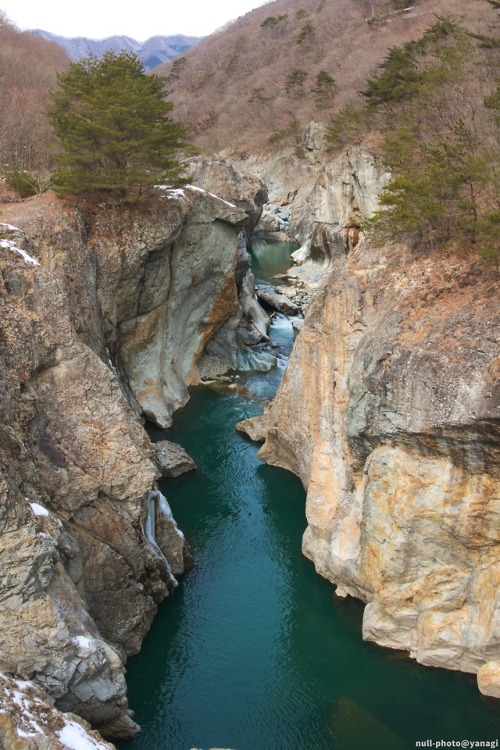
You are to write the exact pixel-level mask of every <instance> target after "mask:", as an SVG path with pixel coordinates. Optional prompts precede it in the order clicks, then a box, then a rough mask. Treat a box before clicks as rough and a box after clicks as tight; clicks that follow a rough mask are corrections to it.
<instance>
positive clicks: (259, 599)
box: [119, 319, 500, 750]
mask: <svg viewBox="0 0 500 750" xmlns="http://www.w3.org/2000/svg"><path fill="white" fill-rule="evenodd" d="M274 336H277V337H281V340H282V343H284V344H285V342H286V340H287V336H288V340H289V337H290V334H289V333H288V334H287V333H286V324H285V322H284V321H283V319H278V320H277V323H276V326H275V332H274ZM285 348H286V347H285ZM278 377H279V373H276V372H275V373H274V374H273V375H272V377H271V380H269V376H262V375H258V376H257V375H250V376H248V377H247V379H246V384H247V386H248V388H249V390H250V392H251V394H253V396H252V398H244V397H242V396H239V395H237V394H235V393H230V392H229V393H217V392H215V391H211V390H209V389H207V388H197V389H194V390H193V391H192V395H191V401H190V403H189V404H188V406H187V407H186V408H185V409H184V410H183V411H182V412H181V413H180V414H179V415H178V417H177V418H176V424H175V427H174V429H173V430H169V431H168V433H166V434H165V433H162V432H160V431H159V430H158V431H156V433H155V435H154V437H155V438H159V437H165V436H166V437H168V438H169V439H171V440H175V441H177V442H180V443H182V444H183V445H184V446H185V447H186V449H187V450H188V451H189V453H191V455H192V456H193V457H194V459H195V460H196V462H197V464H198V467H199V471H198V473H196V474H192V475H188V476H186V477H184V478H181V479H179V480H175V481H170V482H165V483H164V484H163V486H162V491H163V493H164V494H165V495H166V496H167V498H168V500H169V502H170V504H171V507H172V510H173V512H174V515H175V517H176V519H177V521H178V523H179V525H180V527H181V528H182V529H183V530H184V532H185V534H186V536H187V538H188V540H189V542H190V543H191V545H192V548H193V551H194V556H195V559H196V568H195V569H194V570H193V571H192V572H191V573H189V574H188V575H187V576H186V577H185V578H184V580H183V581H182V582H181V584H180V586H179V588H178V589H177V590H176V591H175V593H174V595H173V596H172V597H171V598H170V599H169V600H167V601H166V602H165V603H164V604H163V605H162V606H161V607H160V610H159V613H158V616H157V618H156V620H155V622H154V623H153V626H152V628H151V631H150V632H149V634H148V636H147V637H146V639H145V641H144V645H143V648H142V651H141V653H140V654H139V655H138V656H136V657H134V658H132V659H130V661H129V664H128V677H127V681H128V686H129V702H130V706H131V708H132V709H134V710H135V712H136V720H137V721H138V722H139V723H140V724H141V726H142V728H143V729H142V732H141V733H140V734H139V735H138V736H137V737H136V738H135V739H133V740H131V741H129V742H123V743H120V745H119V747H120V749H123V750H189V748H193V747H196V748H204V749H205V750H207V748H212V747H220V748H234V749H235V750H410V749H411V750H413V748H415V742H416V741H424V740H427V739H434V740H448V741H452V740H484V741H491V740H496V739H497V738H498V737H499V735H500V713H499V711H498V704H497V703H496V702H495V701H494V700H492V699H486V698H484V697H482V696H481V695H480V694H479V692H478V691H477V688H476V686H475V679H474V677H473V676H470V675H464V674H460V673H453V672H446V671H443V670H434V669H428V668H425V667H422V666H420V665H417V664H416V663H415V662H412V661H410V660H409V659H407V658H406V657H405V656H404V655H402V654H400V653H398V652H395V651H388V650H383V649H380V648H378V647H377V646H374V645H373V644H367V643H364V642H363V641H362V639H361V617H362V605H361V604H360V603H359V602H356V601H354V600H351V599H347V600H340V599H336V598H335V597H334V595H333V587H332V586H331V585H330V584H329V583H328V582H326V581H324V580H323V579H321V578H320V577H319V576H318V575H317V574H316V573H315V571H314V568H313V566H312V565H311V564H310V563H309V562H307V561H306V560H305V559H304V558H303V557H302V555H301V551H300V550H301V537H302V533H303V531H304V529H305V525H306V521H305V516H304V504H305V496H304V491H303V489H302V486H301V484H300V482H299V481H298V480H297V478H296V477H294V476H292V475H291V474H289V473H287V472H285V471H282V470H280V469H276V468H273V467H270V466H266V465H263V464H262V463H260V462H259V460H258V459H257V457H256V452H257V447H256V446H255V445H253V444H252V443H250V442H249V441H248V440H247V439H246V438H244V437H243V436H241V435H240V434H239V433H237V432H236V431H235V429H234V425H235V423H236V422H237V421H239V420H241V419H244V418H245V417H248V416H252V415H255V414H257V413H259V412H260V410H261V405H262V401H263V400H264V399H265V398H266V397H267V396H268V395H269V391H270V390H273V389H274V388H275V387H276V382H277V379H278ZM266 378H267V379H266Z"/></svg>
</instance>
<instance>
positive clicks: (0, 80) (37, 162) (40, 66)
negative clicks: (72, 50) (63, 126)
mask: <svg viewBox="0 0 500 750" xmlns="http://www.w3.org/2000/svg"><path fill="white" fill-rule="evenodd" d="M68 64H69V58H68V57H67V55H66V53H65V52H64V51H63V50H62V49H61V48H60V47H59V46H58V45H57V44H54V43H53V42H48V41H46V40H45V39H41V38H40V37H36V36H34V35H33V34H30V33H28V32H21V31H19V30H18V29H16V28H15V26H13V25H12V24H11V23H10V22H9V21H8V20H7V18H6V17H5V15H4V14H3V13H2V12H1V11H0V108H1V112H2V117H1V122H0V173H4V172H6V171H9V170H27V171H32V170H36V171H44V170H47V169H48V168H49V166H50V149H49V144H50V142H51V140H52V135H51V130H50V126H49V124H48V122H47V119H46V117H45V114H44V110H45V108H46V106H47V98H48V92H49V89H50V88H52V87H53V86H54V85H55V83H56V73H57V71H59V70H63V69H64V68H65V67H66V66H67V65H68Z"/></svg>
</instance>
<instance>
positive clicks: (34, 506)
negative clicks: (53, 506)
mask: <svg viewBox="0 0 500 750" xmlns="http://www.w3.org/2000/svg"><path fill="white" fill-rule="evenodd" d="M30 505H31V510H32V511H33V513H34V514H35V516H48V515H49V511H48V510H47V508H44V507H43V505H40V504H39V503H30Z"/></svg>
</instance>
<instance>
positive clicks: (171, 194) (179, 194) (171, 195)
mask: <svg viewBox="0 0 500 750" xmlns="http://www.w3.org/2000/svg"><path fill="white" fill-rule="evenodd" d="M155 188H157V189H158V190H165V192H167V193H168V195H167V199H168V200H171V201H172V200H175V199H176V198H185V197H186V193H185V191H184V190H183V189H182V188H173V187H170V185H155Z"/></svg>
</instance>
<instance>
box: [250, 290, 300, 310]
mask: <svg viewBox="0 0 500 750" xmlns="http://www.w3.org/2000/svg"><path fill="white" fill-rule="evenodd" d="M256 293H257V298H258V299H259V301H260V302H264V304H266V305H268V306H269V307H272V308H273V309H274V310H278V312H282V313H284V314H285V315H297V313H298V312H299V308H298V307H297V305H296V304H295V302H293V301H292V300H291V299H290V298H289V297H287V296H286V295H285V294H281V293H280V292H278V290H277V289H275V288H274V287H263V286H257V290H256Z"/></svg>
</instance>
